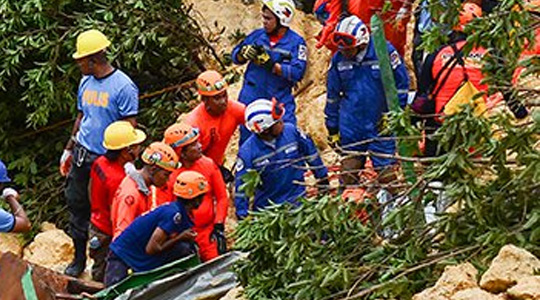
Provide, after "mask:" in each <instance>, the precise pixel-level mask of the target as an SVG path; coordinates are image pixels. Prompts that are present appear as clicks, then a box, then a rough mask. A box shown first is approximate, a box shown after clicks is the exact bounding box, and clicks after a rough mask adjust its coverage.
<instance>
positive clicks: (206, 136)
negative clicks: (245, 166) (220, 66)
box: [183, 70, 246, 183]
mask: <svg viewBox="0 0 540 300" xmlns="http://www.w3.org/2000/svg"><path fill="white" fill-rule="evenodd" d="M196 82H197V90H198V92H199V95H200V96H201V100H202V103H201V104H199V105H198V106H197V107H195V108H194V109H193V110H192V111H191V112H190V113H189V114H188V115H187V116H186V117H185V118H184V119H183V121H184V122H185V123H187V124H189V125H191V126H193V127H196V128H199V142H200V143H201V147H202V152H203V154H204V155H206V156H208V157H209V158H211V159H212V160H213V161H214V162H215V163H216V164H217V165H218V166H219V169H220V170H221V174H222V175H223V179H224V180H225V182H227V183H228V182H232V181H233V180H234V177H233V175H232V173H231V171H230V170H229V169H227V168H226V167H225V166H223V163H224V159H223V158H224V154H225V150H226V149H227V145H228V144H229V141H230V140H231V137H232V135H233V134H234V132H235V131H236V128H238V126H241V125H243V124H244V111H245V109H246V107H245V105H244V104H242V103H240V102H238V101H233V100H231V99H229V95H228V94H227V82H226V81H225V80H224V79H223V76H221V74H219V73H218V72H216V71H213V70H208V71H205V72H203V73H201V74H200V75H199V77H197V81H196Z"/></svg>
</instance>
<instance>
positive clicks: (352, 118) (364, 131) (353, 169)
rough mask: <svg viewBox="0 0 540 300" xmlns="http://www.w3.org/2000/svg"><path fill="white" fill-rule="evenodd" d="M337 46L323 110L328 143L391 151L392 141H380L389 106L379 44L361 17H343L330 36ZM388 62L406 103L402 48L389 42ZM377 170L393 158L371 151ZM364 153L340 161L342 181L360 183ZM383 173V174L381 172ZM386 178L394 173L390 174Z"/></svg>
mask: <svg viewBox="0 0 540 300" xmlns="http://www.w3.org/2000/svg"><path fill="white" fill-rule="evenodd" d="M332 41H333V43H334V44H335V45H336V46H337V47H338V49H339V51H338V52H337V53H336V54H335V55H334V56H333V57H332V61H331V66H330V69H329V71H328V81H327V97H328V98H327V100H326V107H325V109H324V112H325V115H326V123H325V124H326V128H327V129H328V133H329V143H330V145H331V146H333V147H334V148H336V147H337V146H338V145H341V147H342V149H343V150H346V151H362V152H364V151H367V150H370V151H373V152H378V153H384V154H391V155H393V154H394V152H395V150H396V144H395V141H393V140H388V139H386V140H379V139H377V138H379V137H381V134H380V132H381V130H382V129H384V127H385V114H386V113H387V112H388V105H387V101H386V97H385V94H384V87H383V83H382V79H381V71H380V69H379V62H378V58H377V55H376V53H375V46H374V44H373V41H372V40H371V37H370V33H369V30H368V28H367V26H366V25H365V24H364V23H363V22H362V21H361V20H360V19H359V18H358V17H357V16H350V17H347V18H345V19H343V20H342V21H341V22H340V23H339V24H338V26H337V29H336V32H335V33H334V34H333V36H332ZM387 48H388V53H389V55H390V63H391V67H392V70H393V73H394V79H395V82H396V87H397V89H398V96H399V102H400V105H401V107H404V106H405V105H406V104H407V93H408V89H409V76H408V75H407V69H406V68H405V65H404V64H403V61H402V59H401V57H400V55H399V53H398V52H397V51H396V50H395V48H394V47H393V46H392V45H391V44H390V43H387ZM371 161H372V163H373V167H374V168H375V170H381V171H386V170H390V169H391V168H390V166H392V165H393V164H394V163H395V160H393V159H387V158H381V157H377V156H371ZM365 162H366V157H365V156H355V155H350V156H347V157H346V158H344V159H343V161H342V163H341V164H342V166H341V167H342V181H343V183H345V184H346V185H348V184H353V183H357V182H358V180H359V178H358V173H359V171H360V169H363V168H364V167H365ZM379 177H381V178H385V176H382V174H381V172H379ZM386 178H388V180H390V179H391V177H386Z"/></svg>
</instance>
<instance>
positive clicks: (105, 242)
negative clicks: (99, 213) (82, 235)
mask: <svg viewBox="0 0 540 300" xmlns="http://www.w3.org/2000/svg"><path fill="white" fill-rule="evenodd" d="M92 239H97V240H98V242H99V246H98V247H96V248H93V247H92ZM111 241H112V236H110V235H107V234H105V233H104V232H102V231H101V230H99V229H98V228H97V227H96V226H94V225H93V224H90V253H89V254H90V257H91V258H92V259H93V260H94V264H93V265H92V279H93V280H94V281H99V282H103V279H104V278H105V267H106V266H107V255H108V254H109V245H110V244H111Z"/></svg>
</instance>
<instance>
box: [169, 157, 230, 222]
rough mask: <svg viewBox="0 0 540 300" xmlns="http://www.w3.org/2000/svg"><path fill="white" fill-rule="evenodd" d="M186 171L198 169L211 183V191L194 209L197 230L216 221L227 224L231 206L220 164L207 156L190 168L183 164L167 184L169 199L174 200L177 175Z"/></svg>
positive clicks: (172, 174)
mask: <svg viewBox="0 0 540 300" xmlns="http://www.w3.org/2000/svg"><path fill="white" fill-rule="evenodd" d="M184 171H197V172H199V173H201V174H203V175H204V177H206V179H207V180H208V182H209V183H210V191H209V192H208V193H206V195H205V197H204V199H203V201H202V203H201V206H199V208H197V209H196V210H194V211H193V223H194V224H195V230H196V231H197V229H198V228H205V227H208V226H212V227H213V226H214V224H216V223H221V224H225V218H226V217H227V209H228V207H229V199H228V196H227V189H226V186H225V182H224V181H223V177H222V176H221V172H220V171H219V168H218V166H217V165H216V164H215V163H214V161H213V160H212V159H210V158H208V157H206V156H203V157H201V158H200V159H199V160H197V161H196V162H195V164H194V165H193V166H191V167H189V168H186V167H185V166H182V167H181V168H180V169H178V170H176V171H174V172H173V173H171V175H170V178H169V182H168V184H167V185H168V187H167V190H168V191H169V193H170V194H169V197H168V201H172V200H174V195H173V194H172V191H173V187H174V182H175V181H176V177H178V175H179V174H180V173H182V172H184ZM162 199H164V198H162ZM160 201H161V200H160Z"/></svg>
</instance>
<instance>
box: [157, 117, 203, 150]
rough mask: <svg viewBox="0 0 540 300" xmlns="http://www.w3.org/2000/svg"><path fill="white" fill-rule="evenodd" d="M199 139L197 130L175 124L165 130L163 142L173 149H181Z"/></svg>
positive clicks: (181, 124) (182, 124) (186, 125)
mask: <svg viewBox="0 0 540 300" xmlns="http://www.w3.org/2000/svg"><path fill="white" fill-rule="evenodd" d="M198 139H199V129H198V128H195V127H191V126H190V125H188V124H186V123H176V124H173V125H171V126H169V128H167V130H165V134H164V138H163V142H164V143H165V144H167V145H169V146H171V147H173V148H174V149H176V148H182V147H184V146H186V145H189V144H191V143H193V142H195V141H196V140H198Z"/></svg>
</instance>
